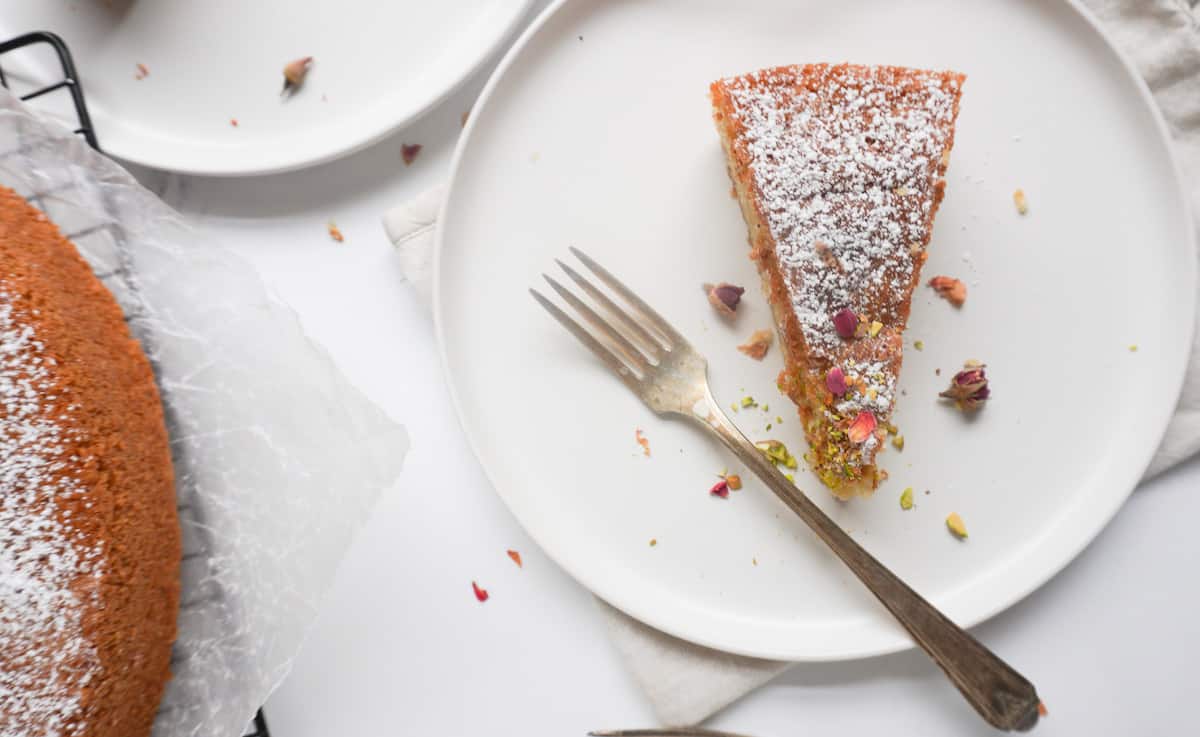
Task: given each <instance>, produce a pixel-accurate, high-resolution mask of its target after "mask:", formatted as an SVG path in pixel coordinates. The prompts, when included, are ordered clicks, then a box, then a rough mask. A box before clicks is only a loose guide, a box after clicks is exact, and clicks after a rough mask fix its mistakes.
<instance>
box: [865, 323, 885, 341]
mask: <svg viewBox="0 0 1200 737" xmlns="http://www.w3.org/2000/svg"><path fill="white" fill-rule="evenodd" d="M880 330H883V323H881V322H879V321H878V320H874V321H872V322H871V327H869V328H867V334H868V335H870V336H871V337H872V338H874V337H875V336H876V335H879V331H880Z"/></svg>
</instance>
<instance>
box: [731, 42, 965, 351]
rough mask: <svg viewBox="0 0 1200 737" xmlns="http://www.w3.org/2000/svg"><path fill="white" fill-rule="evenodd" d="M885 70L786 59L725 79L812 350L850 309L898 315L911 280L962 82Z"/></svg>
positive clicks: (830, 342) (826, 346)
mask: <svg viewBox="0 0 1200 737" xmlns="http://www.w3.org/2000/svg"><path fill="white" fill-rule="evenodd" d="M906 74H908V75H910V76H908V77H906V78H903V79H900V78H898V77H896V75H895V72H894V71H893V70H891V69H889V68H886V67H877V68H876V67H873V68H867V67H824V66H816V67H809V68H808V69H807V72H806V73H804V68H802V67H784V68H778V69H772V70H766V71H763V72H758V73H756V74H750V75H746V76H744V77H737V78H732V79H727V80H725V81H724V85H725V87H726V89H727V90H728V95H729V98H730V100H731V104H732V109H733V112H732V114H733V116H734V119H735V121H736V122H737V123H739V124H740V125H741V127H742V130H741V131H740V132H739V135H738V140H739V142H740V143H741V144H742V145H744V146H745V152H746V154H747V156H748V157H749V159H750V163H749V168H750V170H751V172H752V173H753V177H754V184H755V186H756V187H757V190H758V200H759V202H760V205H761V208H762V212H761V215H762V217H763V219H764V220H765V222H766V224H767V227H768V228H770V231H771V235H772V237H773V238H774V240H775V242H776V248H777V251H776V252H777V255H778V258H779V262H780V265H781V268H782V269H783V271H784V275H785V283H786V284H787V287H788V291H789V295H788V296H789V298H790V301H791V303H792V307H793V309H794V311H795V313H796V316H797V318H798V319H799V321H800V325H801V328H802V330H803V333H804V337H805V340H806V342H807V344H808V349H809V352H810V355H811V356H813V357H816V358H819V359H826V360H832V359H833V358H834V357H835V356H836V355H837V352H838V349H839V348H840V347H841V346H842V345H843V344H844V342H845V341H844V339H842V338H840V337H838V334H837V332H836V330H835V329H834V326H833V323H832V321H831V319H830V318H831V316H832V315H833V314H834V313H836V312H837V311H839V310H842V309H844V308H849V309H851V310H853V311H854V312H855V313H856V314H858V315H860V316H866V317H867V318H868V319H871V320H881V321H883V322H884V323H885V324H889V323H891V322H892V321H893V320H894V319H896V318H897V317H898V316H899V315H900V314H902V313H901V310H902V308H903V306H904V304H905V302H906V301H907V299H908V295H909V292H910V290H911V288H912V280H913V274H914V268H915V264H914V258H915V253H916V252H918V251H919V250H920V248H922V247H923V245H924V244H925V243H926V242H927V241H928V238H929V231H930V228H931V227H932V217H931V208H932V202H933V192H934V186H935V183H936V181H937V177H938V169H939V164H940V163H941V157H942V153H943V151H945V150H946V148H947V143H948V141H947V137H948V136H949V135H951V130H952V123H953V119H954V116H955V103H956V99H957V95H958V87H959V85H960V84H961V80H960V79H959V78H957V77H953V76H944V75H939V74H936V73H932V72H930V73H918V74H917V75H915V76H912V75H913V72H912V71H911V70H906Z"/></svg>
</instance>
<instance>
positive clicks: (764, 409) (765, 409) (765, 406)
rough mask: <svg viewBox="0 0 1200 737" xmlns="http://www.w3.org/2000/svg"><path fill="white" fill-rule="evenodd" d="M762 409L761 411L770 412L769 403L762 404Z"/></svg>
mask: <svg viewBox="0 0 1200 737" xmlns="http://www.w3.org/2000/svg"><path fill="white" fill-rule="evenodd" d="M762 411H763V412H770V411H771V405H769V404H764V405H763V406H762Z"/></svg>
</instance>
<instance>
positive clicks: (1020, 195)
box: [1013, 189, 1029, 215]
mask: <svg viewBox="0 0 1200 737" xmlns="http://www.w3.org/2000/svg"><path fill="white" fill-rule="evenodd" d="M1013 204H1014V205H1016V206H1017V212H1018V213H1020V214H1021V215H1024V214H1025V213H1027V212H1029V200H1027V199H1026V198H1025V190H1023V189H1018V190H1017V191H1015V192H1013Z"/></svg>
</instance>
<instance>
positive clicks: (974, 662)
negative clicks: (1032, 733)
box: [694, 395, 1039, 732]
mask: <svg viewBox="0 0 1200 737" xmlns="http://www.w3.org/2000/svg"><path fill="white" fill-rule="evenodd" d="M704 404H707V405H708V406H707V407H704V410H705V412H704V413H703V414H701V413H699V412H698V413H696V414H695V415H694V419H697V420H699V421H700V422H701V424H703V425H704V426H706V427H707V428H709V429H710V430H712V431H713V432H715V433H716V434H717V436H718V437H719V438H720V439H721V441H722V442H723V443H724V444H725V445H726V446H728V447H729V449H730V450H732V451H733V452H734V454H735V455H737V457H738V458H739V459H740V460H741V461H742V462H743V463H744V464H745V465H746V467H747V468H749V469H751V470H752V471H754V473H755V474H757V475H758V477H759V478H761V479H762V480H763V481H764V482H765V483H766V484H767V486H769V487H770V488H771V491H773V492H775V495H776V496H778V497H779V498H780V499H781V500H783V503H784V504H786V505H787V506H788V507H789V508H790V509H791V510H792V511H793V512H795V513H796V514H797V515H798V516H799V517H800V519H802V520H804V522H805V523H806V524H807V525H808V526H809V527H810V528H812V530H813V532H815V533H816V534H817V537H819V538H821V539H822V540H824V541H825V544H826V545H828V546H829V547H830V548H831V549H832V550H833V552H834V553H836V554H837V556H838V557H839V558H841V559H842V562H844V563H845V564H846V565H847V566H848V567H849V568H850V570H851V571H853V572H854V575H856V576H858V579H859V580H860V581H862V582H863V583H864V584H865V585H866V587H867V588H868V589H870V590H871V593H872V594H874V595H875V597H876V598H877V599H879V601H880V602H882V603H883V605H884V606H885V607H887V610H888V611H889V612H891V613H892V616H894V617H895V618H896V619H897V620H899V622H900V624H901V625H903V626H904V629H906V630H908V633H909V634H910V635H912V638H913V639H914V640H915V641H916V643H917V644H918V645H920V646H921V649H922V650H924V651H925V652H926V653H928V654H929V656H930V657H931V658H933V661H934V662H935V663H937V664H938V666H940V667H941V669H942V670H943V671H945V672H946V675H947V676H948V677H949V678H950V680H951V681H952V682H953V683H954V685H955V686H957V687H958V690H959V691H961V692H962V695H963V696H964V697H966V699H967V701H968V702H970V704H971V706H973V707H975V710H976V711H977V712H979V714H980V716H982V717H983V718H984V720H986V721H987V722H988V724H991V725H992V726H994V727H997V728H998V729H1003V730H1019V731H1022V732H1024V731H1026V730H1029V729H1031V728H1032V727H1033V725H1034V724H1036V723H1037V720H1038V704H1039V699H1038V695H1037V691H1036V690H1035V689H1034V687H1033V684H1032V683H1030V682H1029V681H1028V680H1027V679H1026V678H1025V677H1024V676H1022V675H1021V674H1020V673H1018V672H1017V671H1015V670H1013V668H1012V667H1011V666H1009V665H1008V663H1005V662H1004V661H1003V660H1001V659H1000V658H999V657H997V656H996V654H995V653H993V652H992V651H991V650H988V649H987V648H986V647H984V646H983V645H982V644H980V642H979V641H978V640H976V639H975V638H974V637H972V636H971V635H970V634H969V633H968V632H967V631H966V630H964V629H962V628H961V627H959V626H958V625H956V624H954V622H952V621H950V619H949V618H948V617H946V615H944V614H942V613H941V612H940V611H938V610H937V609H936V608H935V607H934V606H933V605H932V604H930V603H929V602H928V601H926V600H925V599H924V598H922V597H921V595H920V594H918V593H917V592H915V591H913V590H912V589H911V588H910V587H909V586H908V584H906V583H904V582H903V581H901V580H900V578H899V577H897V576H896V574H894V573H892V572H891V571H889V570H888V569H887V568H886V567H885V566H884V565H883V564H882V563H880V562H879V561H878V560H876V559H875V557H874V556H872V555H871V554H870V553H868V552H867V551H866V550H864V549H863V547H862V546H861V545H859V544H858V543H857V542H855V541H854V540H853V539H852V538H851V537H850V536H849V535H847V534H846V533H845V531H843V530H842V528H841V527H839V526H838V525H837V524H836V523H835V522H834V521H833V520H831V519H830V518H829V516H828V515H826V514H825V513H824V512H822V511H821V509H820V507H818V506H817V505H816V504H814V503H813V502H812V500H810V499H809V498H808V497H807V496H805V494H804V493H803V492H802V491H800V489H799V488H797V487H796V486H795V484H793V483H792V482H791V481H788V480H787V478H786V477H784V475H783V474H782V473H780V471H779V469H777V468H775V466H774V465H773V464H772V463H771V462H770V460H768V459H767V458H766V456H765V455H763V453H762V452H760V451H759V450H758V449H757V448H755V447H754V444H753V443H751V442H750V441H749V440H748V439H747V438H746V436H745V435H743V434H742V433H741V431H739V430H738V429H737V428H736V427H735V426H734V425H733V423H732V422H730V420H729V418H728V417H727V416H725V413H724V412H722V411H721V409H720V408H719V407H718V405H717V403H716V402H715V401H714V400H713V399H712V397H711V395H710V396H709V397H708V399H707V402H706V403H704ZM698 409H699V408H698Z"/></svg>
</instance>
